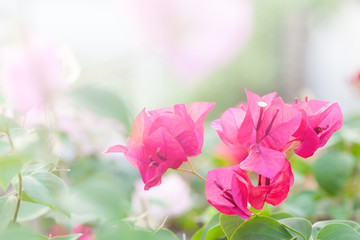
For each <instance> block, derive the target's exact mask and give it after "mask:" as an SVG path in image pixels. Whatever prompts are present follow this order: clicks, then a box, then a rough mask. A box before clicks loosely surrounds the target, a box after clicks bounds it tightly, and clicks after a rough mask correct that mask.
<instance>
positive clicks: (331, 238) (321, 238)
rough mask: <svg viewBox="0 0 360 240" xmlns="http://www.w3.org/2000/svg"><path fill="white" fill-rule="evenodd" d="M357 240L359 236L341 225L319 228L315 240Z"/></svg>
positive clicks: (332, 224)
mask: <svg viewBox="0 0 360 240" xmlns="http://www.w3.org/2000/svg"><path fill="white" fill-rule="evenodd" d="M339 239H346V240H359V239H360V234H359V233H358V232H356V231H355V230H354V229H353V228H352V227H350V226H349V225H346V224H343V223H331V224H328V225H326V226H325V227H323V228H321V229H320V231H319V233H318V235H317V236H316V240H339Z"/></svg>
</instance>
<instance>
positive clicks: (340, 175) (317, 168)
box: [313, 152, 355, 195]
mask: <svg viewBox="0 0 360 240" xmlns="http://www.w3.org/2000/svg"><path fill="white" fill-rule="evenodd" d="M354 162H355V161H354V158H353V156H352V155H350V154H347V153H342V152H327V153H326V154H324V155H322V156H321V157H319V158H318V159H317V160H316V162H315V163H314V166H313V167H314V175H315V178H316V180H317V182H318V184H319V185H320V187H321V188H323V189H324V190H325V191H327V192H328V193H330V194H332V195H335V194H336V193H337V192H339V191H340V189H341V188H342V187H343V186H344V185H345V183H346V181H347V180H348V178H349V176H350V174H351V171H352V170H353V167H354Z"/></svg>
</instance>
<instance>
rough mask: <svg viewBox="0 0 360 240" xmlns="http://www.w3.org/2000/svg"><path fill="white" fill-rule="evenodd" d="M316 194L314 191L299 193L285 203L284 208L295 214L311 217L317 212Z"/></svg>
mask: <svg viewBox="0 0 360 240" xmlns="http://www.w3.org/2000/svg"><path fill="white" fill-rule="evenodd" d="M315 196H316V192H313V191H303V192H300V193H297V194H296V195H295V196H293V197H291V198H289V199H287V200H286V201H285V202H284V203H283V205H282V209H283V210H284V211H285V212H288V213H290V214H293V215H294V216H299V217H304V218H309V217H311V216H313V215H314V214H315V209H316V205H315Z"/></svg>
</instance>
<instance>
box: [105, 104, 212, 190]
mask: <svg viewBox="0 0 360 240" xmlns="http://www.w3.org/2000/svg"><path fill="white" fill-rule="evenodd" d="M213 107H214V103H207V102H195V103H192V104H189V106H188V108H186V107H185V105H184V104H178V105H175V106H174V107H167V108H161V109H157V110H154V111H150V112H149V115H147V114H146V112H145V110H143V111H142V112H141V113H140V114H139V115H138V116H137V117H136V119H135V121H134V124H133V126H132V132H131V136H130V138H129V139H128V141H127V143H126V146H122V145H115V146H112V147H110V148H109V149H108V150H107V152H108V153H109V152H121V153H124V155H125V157H126V159H127V160H128V161H129V162H130V163H131V164H132V165H133V166H134V167H135V168H136V169H138V170H139V171H140V174H141V177H142V179H143V181H144V183H145V190H148V189H150V188H151V187H155V186H157V185H159V184H160V183H161V176H162V175H163V174H164V173H165V172H166V171H167V169H168V168H173V169H177V168H178V167H179V166H180V165H181V164H182V163H183V162H185V161H187V157H191V156H197V155H198V154H200V153H201V148H202V145H203V142H204V136H203V134H204V126H203V125H204V120H205V117H206V115H207V113H208V112H209V111H211V109H212V108H213Z"/></svg>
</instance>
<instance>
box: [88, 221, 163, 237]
mask: <svg viewBox="0 0 360 240" xmlns="http://www.w3.org/2000/svg"><path fill="white" fill-rule="evenodd" d="M165 237H168V236H165ZM95 239H96V240H115V239H134V240H135V239H136V240H137V239H139V240H140V239H141V240H142V239H144V240H145V239H146V240H167V238H165V239H164V238H157V237H156V236H155V234H153V233H152V232H149V231H145V230H134V229H130V227H129V226H128V225H126V224H125V223H123V222H116V223H115V222H114V223H113V222H107V223H106V225H103V226H101V227H100V228H98V229H97V231H96V232H95Z"/></svg>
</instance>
